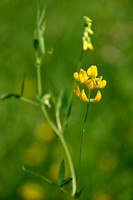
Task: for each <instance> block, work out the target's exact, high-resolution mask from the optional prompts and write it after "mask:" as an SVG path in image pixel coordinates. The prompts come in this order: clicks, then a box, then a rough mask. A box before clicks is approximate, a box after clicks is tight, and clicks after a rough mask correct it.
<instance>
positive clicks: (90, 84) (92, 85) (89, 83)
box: [86, 78, 97, 90]
mask: <svg viewBox="0 0 133 200" xmlns="http://www.w3.org/2000/svg"><path fill="white" fill-rule="evenodd" d="M86 86H87V87H88V89H91V90H92V89H95V88H97V84H96V81H95V79H94V78H92V79H89V80H87V81H86Z"/></svg>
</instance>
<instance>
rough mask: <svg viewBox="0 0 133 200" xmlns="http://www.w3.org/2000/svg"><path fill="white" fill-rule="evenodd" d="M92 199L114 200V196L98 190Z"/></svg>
mask: <svg viewBox="0 0 133 200" xmlns="http://www.w3.org/2000/svg"><path fill="white" fill-rule="evenodd" d="M93 200H114V198H113V197H112V195H110V194H108V193H107V192H105V191H98V192H96V194H95V195H94V197H93Z"/></svg>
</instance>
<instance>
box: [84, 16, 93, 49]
mask: <svg viewBox="0 0 133 200" xmlns="http://www.w3.org/2000/svg"><path fill="white" fill-rule="evenodd" d="M83 18H84V24H85V29H84V34H83V37H82V40H83V50H84V51H86V50H87V49H90V50H92V51H93V50H94V47H93V45H92V43H91V39H90V36H89V35H90V34H91V35H92V34H93V31H92V29H91V25H92V20H91V19H90V18H89V17H86V16H84V17H83Z"/></svg>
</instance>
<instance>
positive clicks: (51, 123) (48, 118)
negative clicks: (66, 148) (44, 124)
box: [41, 105, 59, 136]
mask: <svg viewBox="0 0 133 200" xmlns="http://www.w3.org/2000/svg"><path fill="white" fill-rule="evenodd" d="M41 109H42V112H43V114H44V116H45V118H46V119H47V121H48V123H49V125H50V126H51V127H52V129H53V130H54V132H55V133H56V134H57V136H59V131H58V129H57V127H56V125H55V124H54V123H53V121H52V120H51V119H50V117H49V115H48V113H47V111H46V109H45V106H44V105H41Z"/></svg>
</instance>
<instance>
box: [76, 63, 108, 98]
mask: <svg viewBox="0 0 133 200" xmlns="http://www.w3.org/2000/svg"><path fill="white" fill-rule="evenodd" d="M97 75H98V71H97V66H95V65H91V66H90V67H89V68H88V70H87V71H85V70H83V69H80V72H79V73H78V72H75V73H74V78H75V80H77V81H79V82H80V83H82V84H85V85H86V86H87V88H88V89H89V93H90V90H92V89H95V88H98V89H102V88H104V87H105V86H106V84H107V81H106V80H102V79H103V76H100V77H98V78H96V77H97ZM74 94H75V95H76V96H78V97H79V98H80V99H81V100H82V101H85V102H88V101H90V102H99V101H100V99H101V98H102V95H101V92H100V91H99V90H98V92H97V94H96V96H95V98H94V99H89V98H88V97H87V95H86V94H85V91H84V89H83V90H82V91H81V92H80V89H79V86H78V85H75V88H74Z"/></svg>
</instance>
